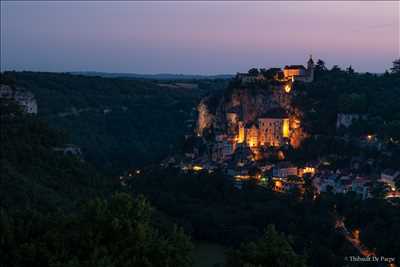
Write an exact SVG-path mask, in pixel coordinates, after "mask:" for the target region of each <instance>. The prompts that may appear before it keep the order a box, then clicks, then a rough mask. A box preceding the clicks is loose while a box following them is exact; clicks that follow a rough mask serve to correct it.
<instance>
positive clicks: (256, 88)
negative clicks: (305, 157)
mask: <svg viewBox="0 0 400 267" xmlns="http://www.w3.org/2000/svg"><path fill="white" fill-rule="evenodd" d="M285 86H286V85H285V84H283V83H276V84H274V85H272V84H270V83H267V82H263V83H258V84H248V85H243V84H241V83H238V82H235V81H233V82H232V83H231V84H230V86H229V87H228V88H227V89H226V90H225V92H224V94H223V95H222V96H220V97H218V98H217V99H212V98H213V97H212V96H208V97H206V98H205V99H203V100H202V101H201V102H200V104H199V105H198V107H197V110H198V112H199V115H198V122H197V126H198V127H197V130H196V131H197V135H198V136H202V135H203V133H204V132H205V131H206V130H213V132H214V133H215V134H227V135H234V134H235V133H237V131H238V123H239V121H240V122H242V123H244V124H251V123H256V122H257V120H258V118H260V117H262V116H263V114H265V113H266V112H268V111H269V110H272V109H276V108H282V109H284V110H285V111H286V112H287V113H288V114H289V120H290V125H291V130H292V131H291V133H292V135H291V137H290V143H291V144H292V146H294V147H298V146H299V144H300V143H301V140H302V139H303V138H304V133H303V131H302V130H301V127H300V116H301V113H300V112H299V111H298V110H295V109H294V108H293V107H292V105H291V100H292V94H293V91H292V92H287V91H285ZM214 98H216V97H214ZM211 99H212V101H211ZM292 139H293V140H292Z"/></svg>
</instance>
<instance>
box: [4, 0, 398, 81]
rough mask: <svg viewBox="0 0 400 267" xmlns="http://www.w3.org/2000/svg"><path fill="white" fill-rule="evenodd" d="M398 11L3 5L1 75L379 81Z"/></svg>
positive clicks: (347, 6)
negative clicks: (330, 72) (277, 70)
mask: <svg viewBox="0 0 400 267" xmlns="http://www.w3.org/2000/svg"><path fill="white" fill-rule="evenodd" d="M399 9H400V3H399V2H397V1H393V2H345V1H341V2H323V1H319V2H318V1H317V2H305V1H300V2H211V1H209V2H144V1H143V2H134V1H131V2H129V1H127V2H111V1H110V2H105V1H103V2H94V1H86V2H83V1H82V2H78V1H70V2H68V1H65V2H61V1H54V2H52V1H48V2H36V1H27V2H22V1H17V2H12V1H6V2H4V1H2V2H1V70H2V71H3V70H6V69H7V70H11V69H15V70H38V71H105V72H134V73H184V74H221V73H236V72H239V71H246V70H248V69H249V68H250V67H274V66H282V65H285V64H305V63H306V62H305V61H306V58H307V57H308V55H309V54H313V55H314V58H322V59H323V60H325V62H327V64H328V66H331V65H333V64H337V65H339V66H341V67H346V66H348V65H350V64H351V65H352V66H353V67H354V68H355V69H356V71H360V72H364V71H370V72H383V71H384V70H385V69H389V68H390V66H391V62H392V61H393V59H395V58H398V57H399V55H400V40H399V38H400V36H399V31H400V25H399V23H400V21H399V13H400V10H399Z"/></svg>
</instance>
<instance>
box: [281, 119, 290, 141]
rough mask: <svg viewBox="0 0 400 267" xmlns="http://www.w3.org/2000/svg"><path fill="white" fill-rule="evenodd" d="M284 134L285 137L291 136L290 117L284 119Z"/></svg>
mask: <svg viewBox="0 0 400 267" xmlns="http://www.w3.org/2000/svg"><path fill="white" fill-rule="evenodd" d="M282 134H283V137H285V138H288V137H289V119H284V120H283V127H282Z"/></svg>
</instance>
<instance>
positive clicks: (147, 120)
mask: <svg viewBox="0 0 400 267" xmlns="http://www.w3.org/2000/svg"><path fill="white" fill-rule="evenodd" d="M9 75H11V76H13V78H14V79H15V80H16V84H17V86H20V87H23V88H26V89H27V90H29V91H31V92H32V93H33V94H34V95H35V97H36V99H37V103H38V116H39V117H41V118H43V119H45V120H46V121H48V123H49V124H50V126H51V127H54V128H57V129H62V130H65V131H66V132H67V133H68V134H69V135H70V138H71V139H70V142H71V143H73V144H76V145H78V146H79V147H81V149H82V151H83V154H84V155H83V156H84V159H85V160H87V161H89V162H93V163H94V164H95V165H96V167H97V168H99V169H102V171H106V172H111V173H112V174H120V173H121V172H123V171H125V170H127V169H128V168H133V167H140V166H142V165H145V164H148V163H152V162H157V161H158V160H160V159H162V158H163V157H165V156H166V155H167V154H168V153H171V152H173V151H175V150H176V149H178V146H179V142H181V141H182V139H183V138H184V135H185V134H187V133H191V132H192V131H193V130H192V129H193V128H194V126H195V125H194V124H195V121H194V118H195V117H196V110H195V107H196V105H197V103H198V101H199V100H200V99H201V97H202V96H203V95H204V94H207V93H208V92H210V91H213V90H221V89H223V88H225V86H226V84H227V82H228V80H196V81H190V82H189V81H187V80H186V81H185V82H177V81H163V82H158V81H152V80H146V79H120V78H118V79H117V78H103V77H98V76H96V77H95V76H83V75H71V74H65V73H44V72H12V73H9Z"/></svg>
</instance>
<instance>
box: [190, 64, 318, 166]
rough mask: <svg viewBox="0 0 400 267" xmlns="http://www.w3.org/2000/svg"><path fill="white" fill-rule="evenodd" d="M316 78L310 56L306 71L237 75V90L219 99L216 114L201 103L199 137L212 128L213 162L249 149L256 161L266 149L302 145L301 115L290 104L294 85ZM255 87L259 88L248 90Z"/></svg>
mask: <svg viewBox="0 0 400 267" xmlns="http://www.w3.org/2000/svg"><path fill="white" fill-rule="evenodd" d="M313 79H314V62H313V59H312V57H311V56H310V58H309V60H308V62H307V68H305V67H304V66H302V65H291V66H285V67H284V68H283V70H282V69H280V68H272V69H269V70H267V71H264V72H263V71H261V72H258V71H257V72H252V71H249V73H246V74H243V73H238V74H237V76H236V78H235V80H236V81H237V85H236V87H235V89H234V90H233V92H232V93H231V94H230V95H228V96H225V98H224V99H222V100H220V104H219V107H218V108H217V111H216V112H215V114H210V113H211V112H210V111H209V109H207V107H205V105H204V104H203V103H200V105H199V119H198V127H197V135H198V136H200V137H201V136H203V135H204V132H205V131H207V130H209V129H210V128H212V129H213V130H214V134H215V140H214V142H213V144H212V152H211V154H212V157H211V158H212V160H213V161H226V160H229V159H230V158H231V157H232V156H233V154H234V153H235V152H236V151H237V148H242V147H246V148H249V149H250V151H251V153H252V154H253V157H254V159H255V160H257V159H260V158H262V157H263V156H262V154H263V153H262V152H263V150H265V149H266V148H271V147H272V148H280V147H283V146H286V145H289V144H290V145H292V146H294V147H297V146H299V143H300V142H301V139H302V136H304V132H303V131H302V129H301V123H300V118H299V116H298V115H299V114H298V112H296V110H295V109H294V108H293V107H292V105H291V97H292V94H293V91H292V87H293V82H295V81H301V82H312V81H313ZM272 84H273V85H272ZM252 86H256V88H255V89H254V90H253V89H249V88H251V87H252ZM250 91H251V92H252V93H249V92H250ZM254 92H255V93H254ZM266 92H268V93H266ZM252 94H253V95H252ZM222 125H224V126H223V127H222ZM216 129H217V130H216ZM242 150H243V149H241V150H239V151H242Z"/></svg>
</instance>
